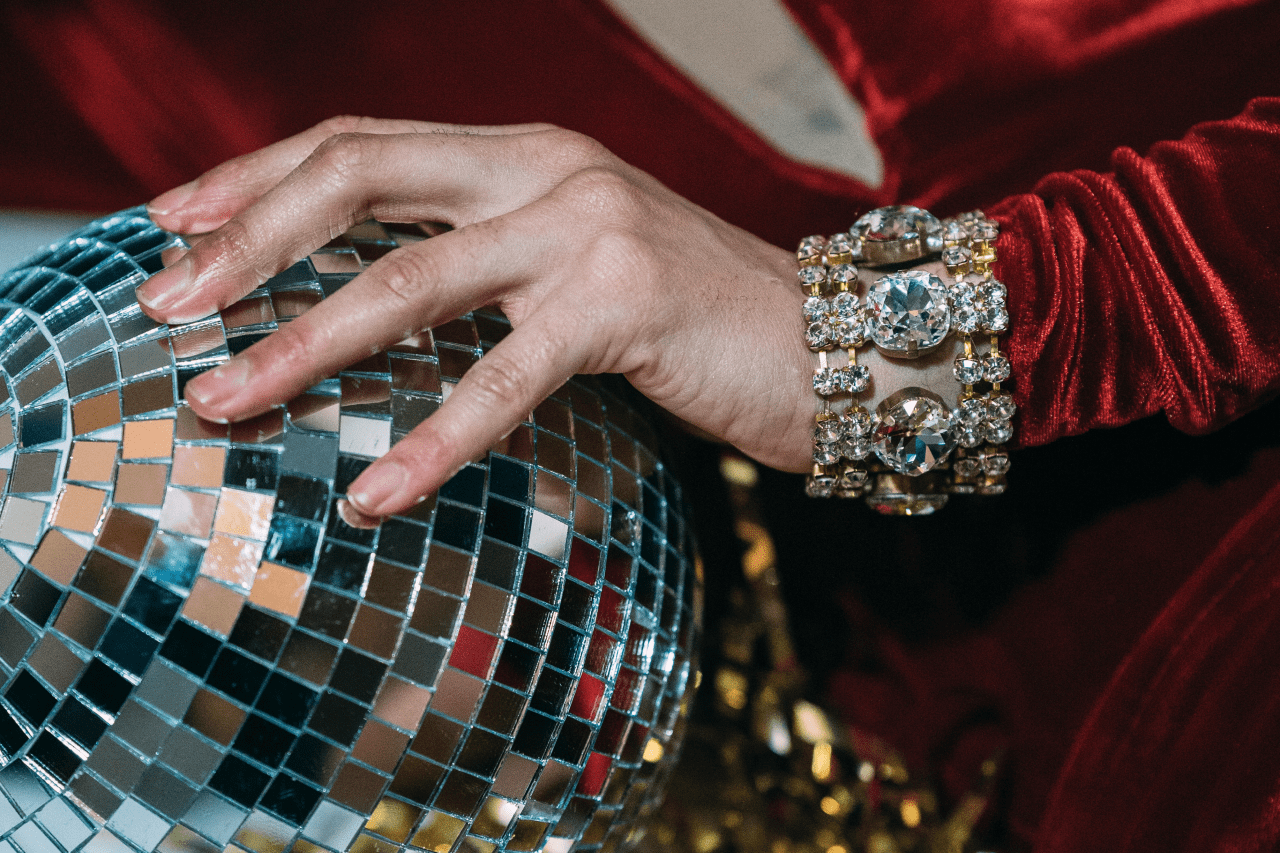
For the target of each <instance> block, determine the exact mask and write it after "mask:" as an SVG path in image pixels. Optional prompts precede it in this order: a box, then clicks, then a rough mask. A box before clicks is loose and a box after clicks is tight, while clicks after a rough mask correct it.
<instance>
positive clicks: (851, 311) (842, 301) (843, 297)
mask: <svg viewBox="0 0 1280 853" xmlns="http://www.w3.org/2000/svg"><path fill="white" fill-rule="evenodd" d="M828 310H829V311H830V312H831V313H832V314H834V315H836V316H837V317H853V316H854V315H856V314H857V313H858V296H857V294H854V293H849V292H848V291H844V292H842V293H837V294H836V295H835V296H834V297H832V299H831V304H830V306H829V307H828Z"/></svg>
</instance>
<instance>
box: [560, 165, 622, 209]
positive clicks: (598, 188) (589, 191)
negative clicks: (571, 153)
mask: <svg viewBox="0 0 1280 853" xmlns="http://www.w3.org/2000/svg"><path fill="white" fill-rule="evenodd" d="M560 192H561V193H562V194H563V195H565V196H567V197H568V199H569V201H570V203H571V204H572V205H573V207H574V209H575V210H578V211H579V212H584V213H587V214H589V215H592V216H596V217H601V219H600V220H599V221H602V222H617V221H619V220H620V219H622V220H626V219H629V218H631V217H633V216H636V215H637V214H638V212H639V208H640V207H641V196H640V190H639V189H638V188H637V187H636V186H635V184H633V183H631V181H629V180H628V179H627V178H626V177H625V176H624V175H622V174H621V173H620V172H618V171H617V170H616V169H613V168H609V167H607V166H589V167H587V168H584V169H579V170H578V171H576V172H574V173H573V174H572V175H570V176H569V177H567V178H565V180H564V181H563V182H562V183H561V185H560Z"/></svg>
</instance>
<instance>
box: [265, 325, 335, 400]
mask: <svg viewBox="0 0 1280 853" xmlns="http://www.w3.org/2000/svg"><path fill="white" fill-rule="evenodd" d="M329 338H330V335H329V334H328V333H327V332H326V331H325V330H324V328H323V327H321V326H320V325H319V324H318V323H314V322H309V321H307V320H304V319H297V320H291V321H290V322H288V323H285V324H284V325H282V326H281V327H280V328H279V330H277V331H276V333H275V334H274V335H273V336H272V347H271V350H272V351H271V353H270V357H269V358H270V362H271V366H272V367H273V368H275V369H279V368H280V367H282V366H283V367H284V368H285V370H286V371H287V372H288V373H291V374H294V375H297V376H303V377H305V378H306V382H305V384H308V385H309V384H312V380H313V379H318V378H319V377H318V376H317V375H316V374H317V368H316V365H317V364H318V362H319V359H318V358H317V357H316V356H317V354H318V353H321V352H324V351H325V349H326V348H327V347H328V346H329V345H330V343H331V342H330V340H329Z"/></svg>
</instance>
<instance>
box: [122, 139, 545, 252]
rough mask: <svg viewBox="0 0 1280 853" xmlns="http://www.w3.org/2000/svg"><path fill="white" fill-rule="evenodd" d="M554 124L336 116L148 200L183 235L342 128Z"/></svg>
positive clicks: (250, 196) (222, 215)
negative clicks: (479, 122) (485, 123)
mask: <svg viewBox="0 0 1280 853" xmlns="http://www.w3.org/2000/svg"><path fill="white" fill-rule="evenodd" d="M549 127H550V126H549V125H540V124H521V125H505V126H464V125H455V124H439V123H435V122H423V121H407V120H396V119H372V118H360V117H356V116H337V117H335V118H331V119H328V120H327V121H324V122H321V123H320V124H318V125H316V126H315V127H312V128H310V129H308V130H306V131H303V132H302V133H299V134H297V135H295V136H291V137H289V138H288V139H284V140H281V141H280V142H277V143H275V144H274V145H269V146H267V147H266V148H263V149H261V150H259V151H255V152H253V153H252V154H246V155H244V156H243V157H237V158H235V159H234V160H229V161H227V162H226V163H223V164H222V165H220V166H218V167H217V168H215V169H212V170H211V171H209V172H206V173H205V174H204V175H201V176H200V177H199V178H197V179H196V180H194V181H191V182H190V183H186V184H183V185H182V186H180V187H175V188H174V189H171V190H169V191H168V192H166V193H164V194H163V195H160V196H157V197H156V198H155V199H154V200H152V202H151V203H150V204H148V205H147V212H148V213H150V215H151V218H152V219H153V220H155V222H156V224H157V225H159V226H160V227H161V228H165V229H168V230H169V231H174V232H176V233H179V234H203V233H205V232H208V231H212V230H214V229H215V228H218V227H220V226H222V225H223V224H225V223H226V222H227V220H228V219H230V218H231V217H233V216H235V215H236V214H238V213H240V212H241V211H243V210H245V209H246V208H248V207H249V205H251V204H253V203H254V202H255V201H257V200H258V199H259V198H261V197H262V196H263V195H264V194H266V193H267V191H268V190H270V189H271V188H272V187H274V186H275V185H276V184H278V183H279V182H280V181H281V180H283V179H284V177H285V175H287V174H289V173H290V172H291V171H293V170H294V169H295V168H297V167H298V165H299V164H301V163H302V162H303V161H304V160H306V159H307V158H308V157H309V156H311V153H312V152H313V151H315V150H316V148H317V147H319V146H320V145H321V144H322V143H323V142H324V141H325V140H327V139H329V138H330V137H332V136H336V135H339V134H343V133H376V134H414V133H452V134H459V135H482V136H494V135H506V134H517V133H529V132H531V131H536V130H543V129H547V128H549Z"/></svg>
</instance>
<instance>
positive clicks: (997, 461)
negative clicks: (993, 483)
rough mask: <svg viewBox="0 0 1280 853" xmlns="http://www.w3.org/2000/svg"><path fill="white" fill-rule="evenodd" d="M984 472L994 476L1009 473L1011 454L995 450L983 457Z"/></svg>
mask: <svg viewBox="0 0 1280 853" xmlns="http://www.w3.org/2000/svg"><path fill="white" fill-rule="evenodd" d="M982 470H983V471H985V472H986V473H988V474H993V475H1001V474H1007V473H1009V454H1008V453H1006V452H1005V451H1003V450H993V451H992V452H990V453H988V454H987V455H986V456H983V457H982Z"/></svg>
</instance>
